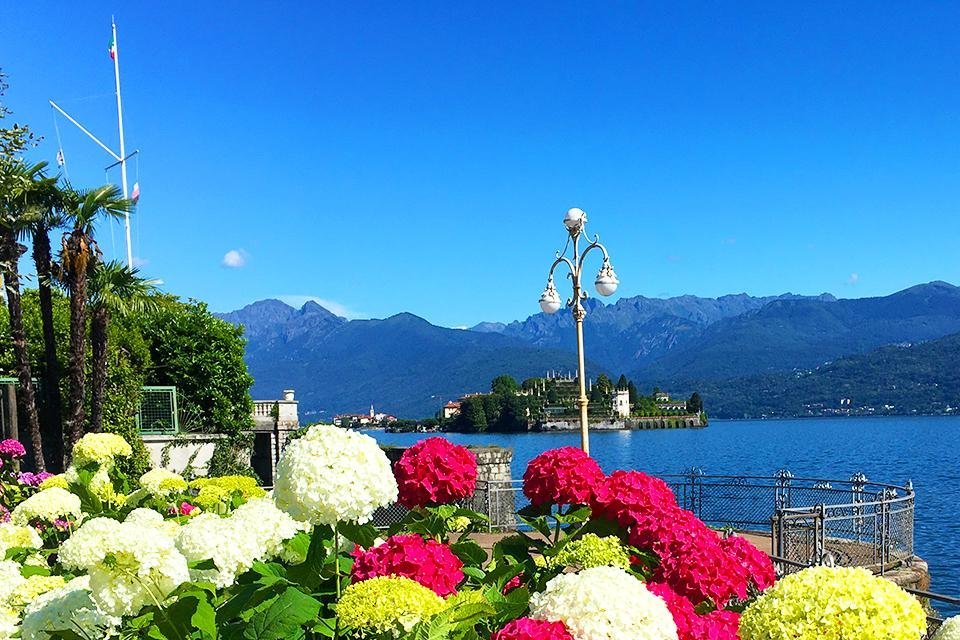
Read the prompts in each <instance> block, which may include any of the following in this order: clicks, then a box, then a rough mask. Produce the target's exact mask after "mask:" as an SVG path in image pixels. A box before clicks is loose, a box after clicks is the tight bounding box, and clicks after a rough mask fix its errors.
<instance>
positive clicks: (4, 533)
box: [0, 522, 43, 558]
mask: <svg viewBox="0 0 960 640" xmlns="http://www.w3.org/2000/svg"><path fill="white" fill-rule="evenodd" d="M42 546H43V540H41V539H40V534H38V533H37V530H36V529H34V528H33V527H27V526H24V525H20V524H13V523H12V522H2V523H0V558H2V557H4V556H5V555H6V553H7V551H8V550H9V549H17V548H23V549H39V548H40V547H42Z"/></svg>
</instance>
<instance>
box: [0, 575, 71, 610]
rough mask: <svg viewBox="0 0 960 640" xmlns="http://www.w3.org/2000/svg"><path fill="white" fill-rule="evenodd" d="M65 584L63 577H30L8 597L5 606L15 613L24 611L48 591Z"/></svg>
mask: <svg viewBox="0 0 960 640" xmlns="http://www.w3.org/2000/svg"><path fill="white" fill-rule="evenodd" d="M65 584H66V581H65V580H64V579H63V576H30V577H28V578H27V579H26V580H25V581H24V582H21V583H20V584H18V585H17V587H16V588H15V589H14V590H13V591H12V592H11V593H10V595H9V596H7V601H6V602H5V604H6V605H7V606H8V607H10V608H11V609H14V610H15V611H22V610H23V608H24V607H26V606H27V605H28V604H30V603H31V602H33V601H34V600H36V599H37V597H39V596H41V595H43V594H44V593H47V592H48V591H53V590H54V589H59V588H60V587H62V586H63V585H65Z"/></svg>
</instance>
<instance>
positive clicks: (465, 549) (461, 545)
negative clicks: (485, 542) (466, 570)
mask: <svg viewBox="0 0 960 640" xmlns="http://www.w3.org/2000/svg"><path fill="white" fill-rule="evenodd" d="M450 550H451V551H453V552H454V553H455V554H456V555H457V557H458V558H460V560H462V561H463V564H465V565H467V566H474V567H482V566H483V565H484V563H485V562H486V561H487V552H486V551H484V550H483V547H481V546H480V545H479V544H477V543H476V542H474V541H473V540H461V541H460V542H454V543H453V544H451V545H450Z"/></svg>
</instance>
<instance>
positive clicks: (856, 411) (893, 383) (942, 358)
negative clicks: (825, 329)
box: [697, 334, 960, 418]
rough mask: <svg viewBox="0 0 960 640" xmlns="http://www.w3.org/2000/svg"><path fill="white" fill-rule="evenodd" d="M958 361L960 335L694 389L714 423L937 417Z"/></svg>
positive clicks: (950, 405)
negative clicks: (834, 417)
mask: <svg viewBox="0 0 960 640" xmlns="http://www.w3.org/2000/svg"><path fill="white" fill-rule="evenodd" d="M958 361H960V334H953V335H949V336H947V337H944V338H940V339H938V340H932V341H929V342H924V343H919V344H903V345H895V346H887V347H881V348H879V349H876V350H874V351H870V352H868V353H865V354H861V355H855V356H847V357H843V358H838V359H836V360H834V361H833V362H830V363H827V364H824V365H822V366H820V367H818V368H816V369H813V370H810V371H796V372H792V373H777V374H761V375H754V376H745V377H740V378H733V379H729V380H726V381H722V382H715V383H703V384H699V385H697V386H699V388H701V389H702V395H703V397H704V402H705V404H706V406H707V408H708V410H709V411H710V414H711V416H714V417H718V418H755V417H762V416H766V417H788V416H814V415H846V414H850V415H888V414H896V415H904V414H914V413H916V414H944V413H953V412H954V411H956V410H957V409H956V408H957V407H960V367H958V366H957V362H958ZM847 400H849V402H847Z"/></svg>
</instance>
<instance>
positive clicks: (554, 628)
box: [490, 618, 573, 640]
mask: <svg viewBox="0 0 960 640" xmlns="http://www.w3.org/2000/svg"><path fill="white" fill-rule="evenodd" d="M490 640H573V636H572V635H570V632H569V631H567V627H566V626H565V625H564V624H563V623H562V622H547V621H546V620H534V619H533V618H517V619H516V620H511V621H510V622H508V623H507V625H506V626H505V627H504V628H503V629H500V631H497V632H496V633H495V634H493V637H492V638H491V639H490Z"/></svg>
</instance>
